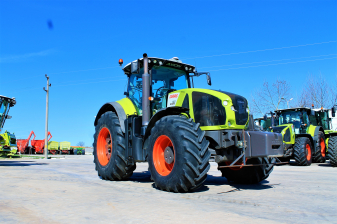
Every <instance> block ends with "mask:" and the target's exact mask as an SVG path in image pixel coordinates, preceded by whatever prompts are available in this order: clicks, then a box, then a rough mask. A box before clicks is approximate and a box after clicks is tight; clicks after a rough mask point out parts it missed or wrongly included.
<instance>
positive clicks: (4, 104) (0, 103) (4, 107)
mask: <svg viewBox="0 0 337 224" xmlns="http://www.w3.org/2000/svg"><path fill="white" fill-rule="evenodd" d="M15 104H16V100H15V98H9V97H5V96H1V95H0V133H1V131H2V128H3V127H4V125H5V121H6V119H11V118H12V117H11V116H9V115H8V112H9V109H10V108H11V107H13V106H14V105H15ZM16 153H17V145H16V137H15V135H14V133H13V134H11V133H9V132H8V131H5V133H2V134H0V156H3V155H7V156H13V155H15V154H16Z"/></svg>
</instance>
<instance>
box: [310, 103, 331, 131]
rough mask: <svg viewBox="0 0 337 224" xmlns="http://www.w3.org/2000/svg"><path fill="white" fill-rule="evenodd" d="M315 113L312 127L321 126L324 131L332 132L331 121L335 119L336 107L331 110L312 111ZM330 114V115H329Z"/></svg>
mask: <svg viewBox="0 0 337 224" xmlns="http://www.w3.org/2000/svg"><path fill="white" fill-rule="evenodd" d="M313 111H315V118H316V119H315V120H314V121H313V125H317V126H321V127H322V128H323V129H324V130H334V127H333V124H332V123H333V119H334V118H335V117H336V114H335V111H336V106H334V107H332V108H331V109H325V108H321V109H313ZM330 113H331V115H330Z"/></svg>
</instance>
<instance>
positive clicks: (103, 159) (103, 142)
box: [96, 127, 112, 166]
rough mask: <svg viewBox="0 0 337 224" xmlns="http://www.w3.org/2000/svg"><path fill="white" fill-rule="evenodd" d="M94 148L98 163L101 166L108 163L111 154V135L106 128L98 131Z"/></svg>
mask: <svg viewBox="0 0 337 224" xmlns="http://www.w3.org/2000/svg"><path fill="white" fill-rule="evenodd" d="M96 148H97V157H98V161H99V163H100V164H101V165H102V166H105V165H106V164H108V163H109V160H110V158H111V153H112V139H111V134H110V131H109V129H107V128H106V127H104V128H102V129H101V130H100V131H99V134H98V138H97V145H96Z"/></svg>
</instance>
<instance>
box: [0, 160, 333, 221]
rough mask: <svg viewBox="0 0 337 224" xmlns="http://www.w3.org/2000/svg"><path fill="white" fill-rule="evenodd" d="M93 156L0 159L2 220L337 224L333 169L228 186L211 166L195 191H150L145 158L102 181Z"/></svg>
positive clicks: (281, 171) (289, 172) (296, 170)
mask: <svg viewBox="0 0 337 224" xmlns="http://www.w3.org/2000/svg"><path fill="white" fill-rule="evenodd" d="M92 161H93V157H92V156H91V155H85V156H64V158H58V159H50V160H45V159H30V158H25V159H11V160H10V159H0V189H1V191H2V193H1V194H0V223H4V222H6V223H18V222H20V223H210V222H216V221H218V222H246V223H261V222H265V223H291V222H295V223H337V214H336V211H337V190H336V189H337V187H336V185H337V169H336V168H332V167H331V166H330V164H329V163H325V164H313V165H312V166H310V167H297V166H292V165H285V166H278V167H275V168H274V171H273V172H272V173H271V175H270V177H269V178H268V179H267V180H265V181H263V182H261V183H260V184H256V185H236V184H231V183H228V182H227V180H226V179H225V178H223V177H221V176H220V172H219V171H217V169H216V164H215V163H212V166H211V170H210V172H209V175H208V178H207V180H206V182H205V186H204V187H202V188H201V189H199V190H198V191H197V192H193V193H184V194H177V193H168V192H163V191H160V190H157V189H155V188H154V184H153V182H152V181H151V180H150V174H149V172H148V171H147V164H146V163H139V164H137V169H136V171H135V173H134V175H133V176H132V177H131V179H130V180H129V181H122V182H115V181H104V180H101V179H100V178H99V177H98V176H97V173H96V171H95V170H94V164H93V163H92Z"/></svg>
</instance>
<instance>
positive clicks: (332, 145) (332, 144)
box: [312, 106, 337, 167]
mask: <svg viewBox="0 0 337 224" xmlns="http://www.w3.org/2000/svg"><path fill="white" fill-rule="evenodd" d="M313 110H314V111H315V117H313V118H312V123H313V124H315V125H318V126H321V127H322V128H323V130H324V138H325V145H326V154H324V157H323V160H325V157H327V158H329V160H330V164H331V165H332V166H333V167H336V166H337V131H336V129H335V127H333V120H334V119H335V118H336V106H334V107H332V108H331V109H325V108H321V109H313ZM314 118H316V119H314Z"/></svg>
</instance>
